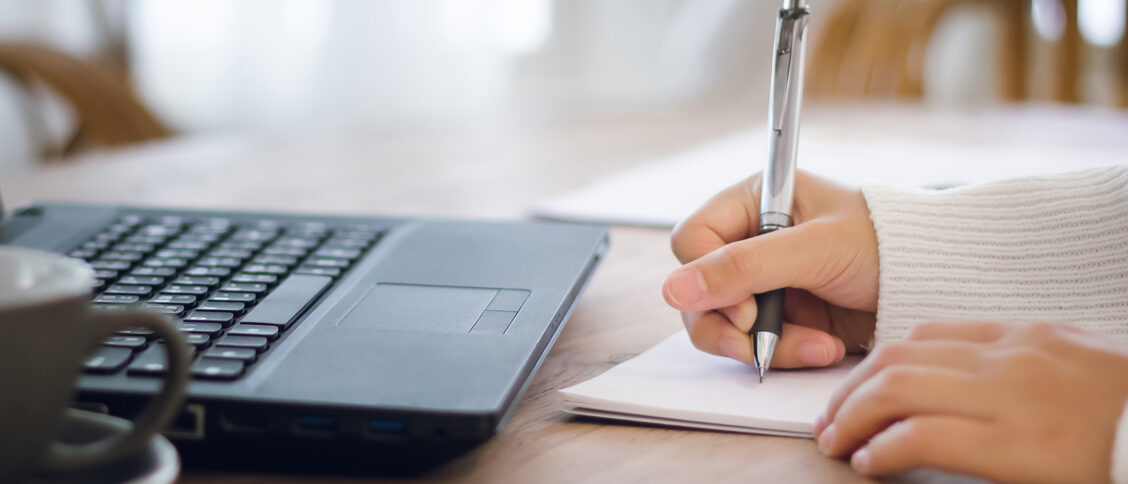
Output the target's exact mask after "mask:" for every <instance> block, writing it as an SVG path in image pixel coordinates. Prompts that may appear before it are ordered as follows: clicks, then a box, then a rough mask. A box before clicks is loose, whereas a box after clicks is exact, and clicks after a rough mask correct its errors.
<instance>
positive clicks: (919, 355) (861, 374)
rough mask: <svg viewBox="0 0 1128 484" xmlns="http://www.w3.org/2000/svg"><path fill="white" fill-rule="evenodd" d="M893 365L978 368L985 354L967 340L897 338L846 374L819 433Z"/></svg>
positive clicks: (829, 406)
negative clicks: (856, 394)
mask: <svg viewBox="0 0 1128 484" xmlns="http://www.w3.org/2000/svg"><path fill="white" fill-rule="evenodd" d="M893 365H912V366H943V367H946V368H951V369H957V370H963V371H974V370H976V369H978V368H981V367H982V366H983V355H982V353H981V352H980V351H979V349H978V348H977V346H976V345H974V344H971V343H964V342H952V341H928V342H921V343H902V342H894V343H886V344H884V345H881V346H879V347H878V348H877V349H876V350H874V351H873V353H870V355H869V356H868V357H866V359H865V360H862V362H861V363H860V364H858V366H857V367H855V368H854V370H853V371H851V372H850V374H849V375H847V376H846V380H845V381H843V382H842V386H840V387H838V390H836V391H835V392H834V394H833V395H832V396H831V397H830V402H829V403H828V404H827V408H826V412H825V413H824V414H823V416H822V417H820V418H819V421H818V422H817V423H816V425H815V436H816V437H817V436H819V434H820V433H821V432H822V428H821V427H822V426H824V425H825V424H827V423H830V422H834V421H837V420H838V419H839V416H838V410H839V408H840V407H841V406H842V404H843V403H844V402H845V401H846V399H847V398H848V397H850V396H851V395H852V394H853V393H854V392H855V391H857V390H858V388H859V387H860V386H861V385H862V384H864V383H866V382H867V381H869V380H870V379H872V378H874V376H875V375H877V374H878V373H879V372H881V371H882V370H885V369H886V368H888V367H890V366H893Z"/></svg>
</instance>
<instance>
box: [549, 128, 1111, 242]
mask: <svg viewBox="0 0 1128 484" xmlns="http://www.w3.org/2000/svg"><path fill="white" fill-rule="evenodd" d="M804 130H805V131H804V134H803V137H802V139H801V141H800V146H799V166H800V168H802V169H804V170H807V171H811V172H814V173H817V174H819V175H822V176H825V177H828V178H830V179H833V180H836V181H839V182H842V183H847V184H852V185H861V184H864V183H882V184H892V185H897V186H906V187H946V186H956V185H964V184H969V183H980V182H985V181H991V180H998V179H1004V178H1010V177H1015V176H1023V175H1036V174H1047V173H1060V172H1065V171H1072V170H1080V169H1084V168H1090V167H1097V166H1105V165H1110V164H1116V163H1123V162H1124V161H1125V155H1124V151H1123V150H1121V149H1107V148H1105V149H1092V150H1079V149H1078V146H1077V144H1076V143H1071V144H1057V145H1055V144H1054V143H1053V142H1052V141H1047V142H1045V143H1041V142H1030V141H1029V140H1028V139H1023V138H1019V137H1016V138H1013V139H1007V140H994V139H990V138H988V140H986V141H985V140H984V139H983V138H978V139H976V140H974V141H973V142H968V143H964V144H960V143H958V142H953V141H950V140H937V139H921V138H920V137H919V136H918V137H916V138H907V137H906V138H898V137H895V136H889V135H886V136H872V135H871V136H866V135H864V134H865V133H861V132H859V131H851V130H847V129H836V128H834V127H830V126H827V125H822V126H818V125H815V126H810V128H809V129H808V128H807V127H804ZM762 131H763V129H755V130H748V131H744V132H740V133H737V134H734V135H731V136H728V137H725V138H721V139H717V140H714V141H711V142H709V143H706V144H703V145H700V146H698V147H696V148H692V149H690V150H687V151H685V152H682V153H679V154H675V155H673V156H670V157H668V158H665V159H661V160H657V161H654V162H650V163H647V164H645V165H643V166H639V167H635V168H633V169H629V170H626V171H624V172H621V173H619V174H615V175H612V176H609V177H607V178H604V179H601V180H597V181H596V182H594V183H592V184H590V185H588V186H586V187H584V188H581V189H580V190H578V191H575V192H571V193H567V194H564V195H562V196H560V197H557V198H552V199H549V200H546V201H544V202H542V203H540V204H539V205H538V206H536V207H534V209H533V212H534V214H535V215H537V216H540V217H546V218H552V219H562V220H578V221H593V222H601V223H613V224H628V225H649V226H659V227H673V226H674V225H675V224H677V222H678V221H680V220H682V219H683V218H685V217H686V216H688V215H689V214H691V213H693V211H694V210H696V209H697V208H698V207H700V206H701V205H702V204H703V203H705V201H706V200H708V199H709V198H710V197H712V196H713V195H714V194H716V193H717V192H719V191H721V190H722V189H724V188H725V187H728V186H730V185H732V184H734V183H736V182H737V181H739V180H743V179H744V178H747V177H748V176H749V175H750V174H752V173H754V172H756V171H758V170H760V169H761V168H762V164H763V159H764V157H765V156H767V141H766V140H767V138H766V135H765V134H764V133H763V132H762ZM860 133H861V134H862V135H859V134H860Z"/></svg>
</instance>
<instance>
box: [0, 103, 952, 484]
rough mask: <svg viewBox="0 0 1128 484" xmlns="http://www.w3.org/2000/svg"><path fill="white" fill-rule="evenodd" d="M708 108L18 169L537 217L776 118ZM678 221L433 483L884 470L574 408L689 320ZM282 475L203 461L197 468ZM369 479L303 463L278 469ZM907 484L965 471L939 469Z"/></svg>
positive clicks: (140, 193)
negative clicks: (673, 303) (613, 177)
mask: <svg viewBox="0 0 1128 484" xmlns="http://www.w3.org/2000/svg"><path fill="white" fill-rule="evenodd" d="M760 118H761V117H760V116H748V115H744V114H742V115H734V114H731V113H730V114H725V113H698V114H695V115H692V116H686V115H677V116H674V115H671V116H651V117H645V118H642V117H636V118H624V119H619V120H610V121H608V120H604V121H599V122H590V121H589V122H583V121H571V122H543V121H542V122H525V123H512V122H509V123H507V122H495V123H487V124H484V125H475V126H461V127H445V128H435V127H430V128H428V127H417V128H412V129H406V128H405V129H399V130H387V129H384V130H361V129H356V130H349V131H340V132H333V133H322V134H314V135H307V136H303V137H299V138H288V137H274V138H263V137H259V138H241V139H235V138H229V139H216V138H208V139H179V140H173V141H169V142H163V143H158V144H154V145H149V146H142V147H137V148H133V149H129V150H123V151H118V152H109V153H101V154H96V155H91V156H86V157H83V158H80V159H77V160H71V161H68V162H64V163H56V164H50V165H43V166H41V167H39V168H37V169H35V170H33V171H31V172H26V173H21V174H17V175H14V176H9V177H6V179H5V180H2V181H0V192H2V193H3V195H4V202H5V206H7V207H9V208H12V207H15V206H17V205H20V204H23V203H27V202H29V201H32V200H56V201H84V202H109V203H126V204H148V205H165V206H187V207H202V208H240V209H265V210H280V211H298V212H327V213H356V214H366V213H379V214H388V215H421V216H439V215H441V216H463V217H478V218H482V217H486V218H519V217H523V216H525V214H526V210H527V207H530V206H531V205H532V204H533V203H534V202H535V201H537V200H539V199H540V198H541V197H544V196H549V195H553V194H557V193H561V192H563V191H566V190H570V189H573V188H576V187H578V186H580V185H582V184H584V183H586V182H589V181H591V180H593V179H595V178H597V177H599V176H601V175H604V174H607V173H611V172H613V171H616V170H619V169H622V168H623V167H626V166H629V165H631V164H634V163H638V162H643V161H646V160H648V159H651V158H653V157H656V156H660V155H665V154H668V153H670V152H672V151H674V150H678V149H682V148H685V147H688V146H691V145H693V144H695V143H698V142H701V141H704V140H706V139H709V138H711V137H715V136H719V135H723V134H727V133H729V132H732V131H734V130H737V129H739V128H742V127H745V126H747V125H750V124H753V123H756V122H760V121H761V119H760ZM668 237H669V233H668V232H667V231H663V230H652V229H640V228H627V227H616V228H614V229H613V230H612V250H611V252H610V253H609V255H608V257H607V258H606V260H605V262H604V263H603V265H602V267H601V268H600V269H599V271H598V272H597V273H596V275H595V278H594V280H593V281H592V283H591V285H590V286H589V288H588V290H587V292H586V294H585V295H584V296H583V298H582V299H581V301H580V303H579V306H578V307H577V309H576V310H575V313H574V315H573V316H572V318H571V320H570V321H569V323H568V324H567V325H566V326H565V328H564V330H563V332H562V334H561V335H560V338H559V340H558V341H557V343H556V345H555V347H554V348H553V349H552V351H551V353H550V354H549V356H548V358H547V359H546V360H545V362H544V364H543V366H542V368H541V369H540V372H539V373H538V374H537V376H536V378H535V380H534V381H533V383H532V385H531V386H530V387H529V389H528V391H527V392H526V394H525V396H524V398H523V399H522V400H521V402H520V403H519V405H518V407H517V411H516V413H515V415H514V417H513V420H512V421H511V422H510V423H509V425H508V426H507V427H505V429H504V430H503V431H502V432H501V433H500V434H499V435H498V436H497V437H496V438H494V439H492V440H491V441H489V442H487V443H486V444H484V445H482V446H481V447H479V448H477V449H476V450H474V451H472V452H471V453H469V454H467V455H465V456H462V457H461V458H459V459H457V460H454V461H452V462H450V463H447V464H446V465H444V466H442V467H439V468H437V469H434V470H433V471H432V472H430V473H429V474H425V475H423V476H421V478H420V479H419V480H420V481H464V480H469V481H478V482H577V481H581V482H584V481H587V482H619V481H645V482H663V481H672V482H686V481H692V482H729V481H734V482H735V481H748V480H750V479H756V480H758V481H761V482H783V481H787V482H869V481H868V480H866V479H862V478H859V477H858V476H856V475H855V474H853V472H851V470H850V469H849V467H848V466H847V465H846V464H845V463H843V462H839V461H834V460H830V459H826V458H823V457H821V456H820V455H819V454H818V453H817V451H816V449H815V446H814V444H813V442H812V441H810V440H806V439H794V438H780V437H763V436H748V435H738V434H726V433H717V432H700V431H688V430H673V429H664V428H656V427H648V426H635V425H611V424H602V423H596V422H593V421H588V420H573V419H570V418H568V417H567V416H565V415H563V414H562V413H561V412H560V408H561V403H562V400H561V397H560V396H559V395H558V394H557V393H556V390H557V389H559V388H562V387H565V386H568V385H572V384H575V383H578V382H580V381H583V380H585V379H588V378H591V377H593V376H595V375H597V374H599V373H601V372H603V371H604V370H606V369H608V368H610V367H612V366H613V365H615V364H616V363H617V362H621V361H624V360H625V359H628V358H630V357H631V356H633V355H635V354H638V353H639V352H641V351H644V350H645V349H647V348H648V347H650V346H652V345H653V344H655V343H657V342H658V341H660V340H661V339H663V338H664V337H665V336H667V335H669V334H671V333H673V332H674V331H676V330H678V329H679V328H680V327H681V322H680V318H679V317H678V315H677V314H676V313H675V312H674V311H672V310H670V309H669V308H667V307H666V306H665V304H664V303H663V301H662V298H661V295H660V291H659V286H660V283H661V281H662V279H663V278H664V276H665V274H667V273H668V272H669V271H670V270H672V269H673V268H674V267H676V261H675V260H674V258H673V257H672V255H671V254H670V252H669V249H668ZM264 479H266V478H265V477H264V476H256V475H248V474H228V473H222V472H218V473H217V472H211V471H209V472H201V471H193V470H190V469H189V470H186V471H185V473H184V476H183V482H189V483H191V482H209V483H216V482H251V481H256V482H257V481H262V480H264ZM337 479H339V480H341V481H350V480H358V481H359V480H361V479H355V478H352V479H350V478H326V477H324V476H304V477H303V476H293V477H292V478H283V479H279V478H278V476H270V477H269V480H271V481H275V480H281V481H294V482H299V481H319V482H320V481H326V480H337ZM901 480H903V481H905V482H952V481H963V479H959V478H954V477H953V476H947V475H942V474H938V473H933V472H915V473H910V474H907V475H905V476H902V478H901Z"/></svg>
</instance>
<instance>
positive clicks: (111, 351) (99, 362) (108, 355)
mask: <svg viewBox="0 0 1128 484" xmlns="http://www.w3.org/2000/svg"><path fill="white" fill-rule="evenodd" d="M132 356H133V351H131V350H130V349H128V348H108V347H103V348H98V351H95V352H94V354H92V355H90V357H89V358H87V359H86V361H84V362H83V363H82V367H83V368H84V369H85V370H86V371H87V372H88V373H114V372H117V371H118V370H120V369H121V368H122V367H123V366H125V364H126V363H128V362H129V358H131V357H132Z"/></svg>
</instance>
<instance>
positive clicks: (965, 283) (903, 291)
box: [863, 166, 1128, 343]
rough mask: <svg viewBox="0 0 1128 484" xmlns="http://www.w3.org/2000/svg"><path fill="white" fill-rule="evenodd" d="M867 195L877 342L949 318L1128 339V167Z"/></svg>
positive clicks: (885, 190)
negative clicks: (1045, 325)
mask: <svg viewBox="0 0 1128 484" xmlns="http://www.w3.org/2000/svg"><path fill="white" fill-rule="evenodd" d="M863 193H865V196H866V202H867V203H868V204H869V209H870V217H871V219H872V220H873V225H874V228H875V229H876V231H877V246H878V253H879V255H880V266H881V276H880V291H879V296H878V302H877V332H876V335H875V339H876V342H878V343H880V342H881V341H885V340H890V339H899V338H904V337H905V336H906V335H907V334H908V332H909V330H910V329H912V327H913V326H914V325H916V324H917V323H919V322H922V321H944V320H984V319H990V320H1008V321H1058V322H1068V323H1072V324H1076V325H1078V326H1082V327H1085V328H1089V329H1092V330H1096V331H1103V332H1105V333H1110V334H1128V167H1124V166H1117V167H1108V168H1098V169H1093V170H1086V171H1082V172H1076V173H1068V174H1062V175H1053V176H1041V177H1030V178H1020V179H1014V180H1008V181H1001V182H995V183H988V184H984V185H977V186H969V187H963V188H956V189H949V190H906V189H899V188H889V187H880V186H871V187H865V188H863Z"/></svg>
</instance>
